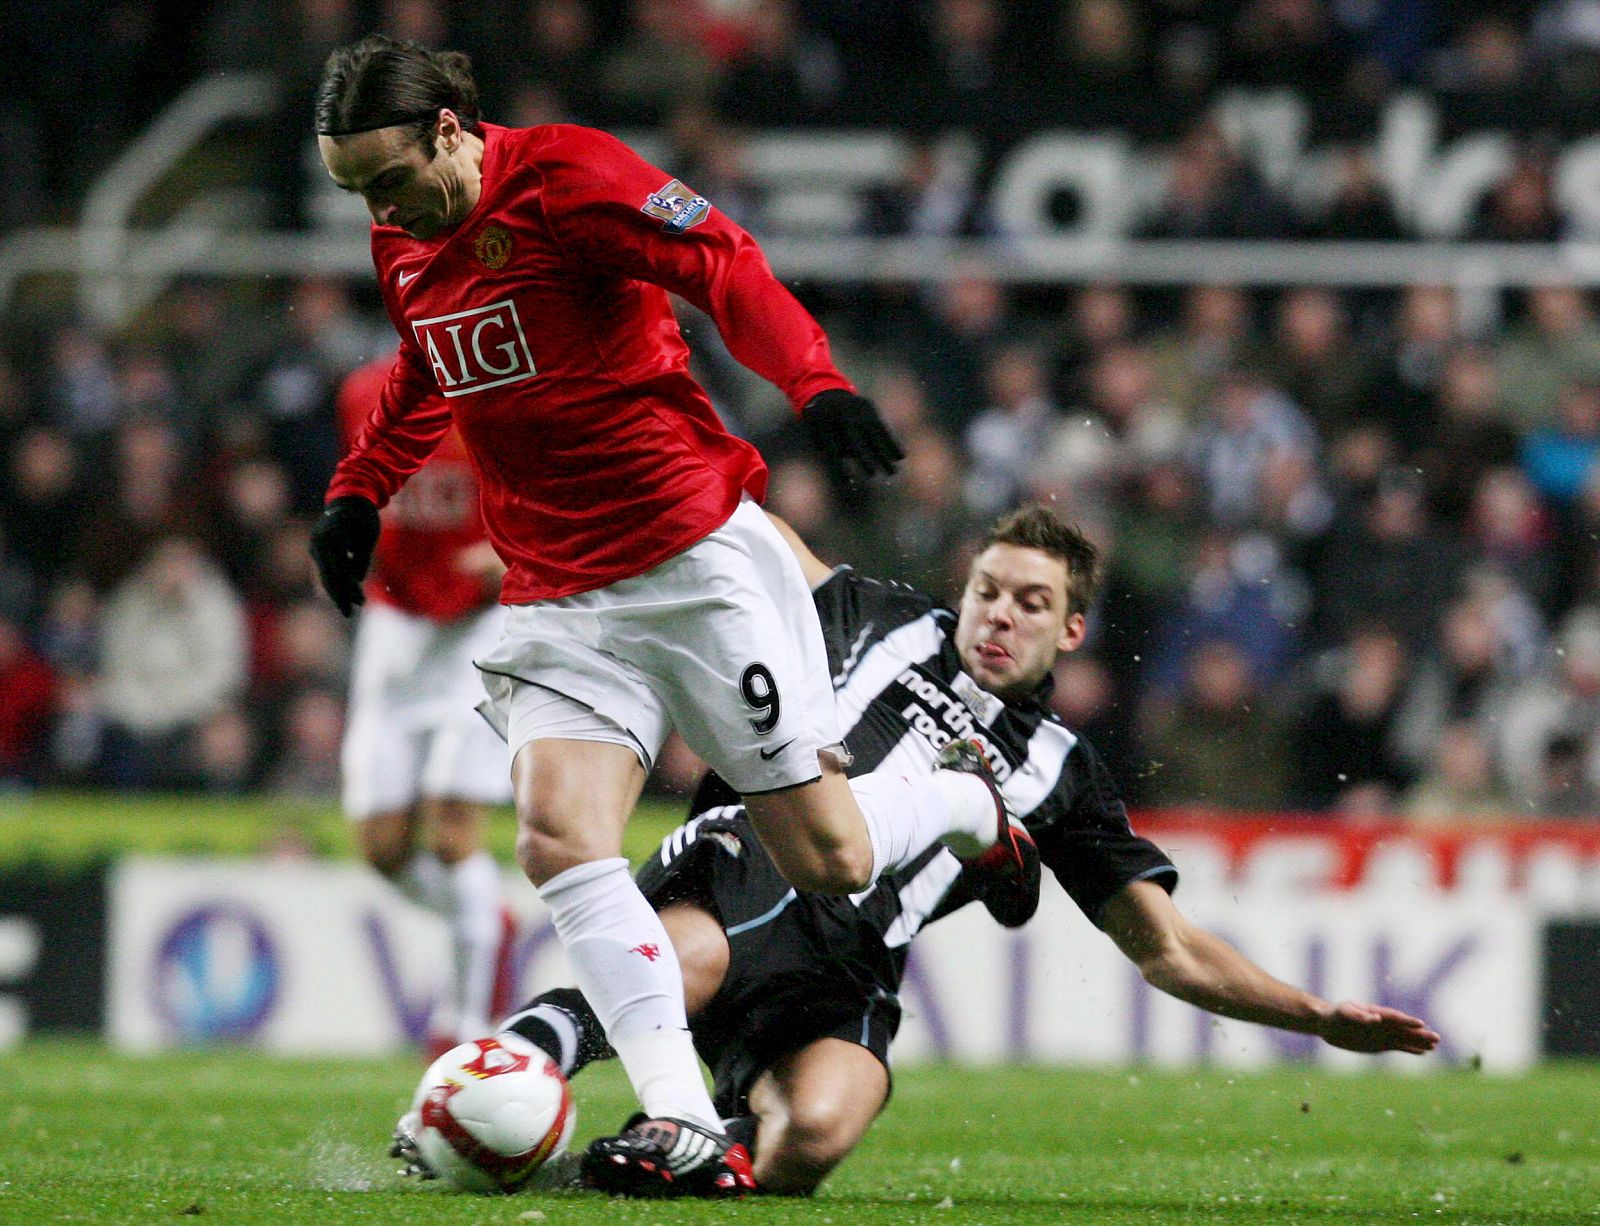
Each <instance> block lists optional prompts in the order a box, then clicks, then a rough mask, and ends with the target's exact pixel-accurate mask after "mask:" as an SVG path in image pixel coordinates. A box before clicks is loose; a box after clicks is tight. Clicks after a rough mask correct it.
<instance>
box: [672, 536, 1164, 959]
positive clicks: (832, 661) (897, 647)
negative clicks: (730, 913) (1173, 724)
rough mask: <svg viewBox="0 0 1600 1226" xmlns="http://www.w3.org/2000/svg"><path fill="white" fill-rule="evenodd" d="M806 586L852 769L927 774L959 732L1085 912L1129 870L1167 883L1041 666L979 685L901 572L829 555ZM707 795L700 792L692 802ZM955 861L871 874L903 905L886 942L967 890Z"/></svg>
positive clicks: (933, 610)
mask: <svg viewBox="0 0 1600 1226" xmlns="http://www.w3.org/2000/svg"><path fill="white" fill-rule="evenodd" d="M814 596H815V599H816V603H817V612H818V614H819V615H820V617H821V620H822V630H823V638H824V640H825V641H826V643H827V648H828V664H829V668H830V670H831V671H832V674H833V687H834V693H835V695H836V696H837V699H838V709H839V723H840V725H841V727H843V728H844V730H845V732H844V736H845V746H846V748H847V749H848V750H849V751H850V753H851V754H852V756H853V757H854V762H853V763H852V764H851V766H850V773H851V774H852V775H857V774H864V773H866V772H868V771H875V770H889V771H893V772H895V773H898V774H905V775H919V774H926V773H928V772H929V771H930V770H932V769H933V760H934V758H935V756H936V755H937V754H938V752H939V750H940V749H942V748H944V746H945V745H947V744H949V742H950V741H951V740H954V739H960V738H963V737H970V738H972V739H973V740H975V741H977V742H978V743H979V744H980V745H982V746H983V748H984V750H985V752H986V753H987V754H988V756H989V761H990V764H991V765H992V766H993V768H994V772H995V777H996V779H997V780H998V782H999V784H1000V788H1001V791H1002V792H1004V793H1005V797H1006V799H1007V800H1008V801H1009V802H1010V803H1011V806H1012V809H1013V810H1014V811H1015V812H1016V814H1017V816H1018V817H1020V818H1021V819H1022V821H1023V823H1024V824H1025V825H1026V826H1027V827H1028V829H1029V830H1030V831H1031V832H1032V834H1033V836H1034V838H1035V839H1036V840H1037V842H1038V844H1039V854H1040V857H1041V859H1042V860H1043V861H1044V863H1045V864H1046V865H1047V866H1048V867H1049V868H1050V870H1051V871H1052V872H1053V873H1054V874H1055V876H1056V879H1057V880H1058V881H1060V883H1061V885H1062V887H1063V888H1064V889H1065V890H1066V891H1067V893H1068V894H1069V895H1070V896H1071V897H1072V899H1073V901H1074V902H1076V903H1077V904H1078V906H1079V907H1080V908H1082V910H1083V912H1084V914H1086V915H1087V916H1088V917H1089V918H1090V919H1091V920H1092V921H1094V922H1095V923H1096V924H1099V923H1100V920H1101V913H1102V911H1103V910H1104V908H1105V905H1106V903H1107V902H1109V901H1110V900H1111V898H1112V897H1113V896H1114V895H1115V894H1116V893H1117V892H1118V891H1120V890H1121V889H1122V888H1123V887H1124V886H1126V885H1127V884H1128V883H1130V882H1132V881H1137V880H1145V879H1148V880H1154V881H1156V882H1158V883H1159V884H1161V885H1163V886H1165V887H1166V888H1167V889H1169V890H1170V889H1172V888H1173V887H1174V886H1175V885H1176V884H1177V879H1178V872H1177V869H1176V868H1174V867H1173V865H1172V861H1171V860H1169V859H1168V858H1167V857H1166V855H1165V854H1164V853H1163V852H1162V851H1161V849H1160V848H1158V847H1157V846H1156V845H1155V844H1154V843H1151V842H1150V841H1149V840H1147V839H1144V838H1141V837H1140V836H1139V835H1137V834H1135V833H1134V831H1133V829H1132V827H1131V826H1130V825H1129V824H1128V814H1127V810H1126V809H1125V808H1124V807H1123V804H1122V800H1121V798H1120V797H1119V796H1118V795H1117V791H1116V787H1115V785H1114V784H1113V782H1112V780H1111V776H1110V774H1109V772H1108V771H1107V770H1106V767H1105V764H1104V763H1103V762H1102V761H1101V759H1100V757H1099V755H1098V754H1097V753H1095V751H1094V749H1093V748H1092V747H1091V746H1090V745H1089V743H1088V742H1087V741H1084V740H1083V739H1082V738H1080V737H1078V736H1077V735H1076V734H1074V733H1073V732H1072V731H1071V730H1070V729H1069V728H1067V727H1066V726H1065V725H1064V724H1062V723H1061V721H1060V720H1059V719H1058V718H1057V717H1056V716H1055V715H1054V713H1052V712H1051V710H1050V708H1049V696H1050V679H1049V678H1048V677H1046V678H1045V680H1044V681H1043V682H1041V683H1040V686H1039V688H1038V690H1036V691H1035V692H1034V694H1033V695H1031V696H1030V697H1029V698H1027V699H1025V700H1022V701H1020V702H1011V703H1006V702H1004V701H1002V700H1001V699H999V698H998V697H996V696H995V695H993V694H991V693H989V692H988V691H986V690H984V689H982V688H980V687H979V686H978V684H977V682H975V681H974V680H973V679H972V678H971V677H970V676H969V675H968V674H967V672H966V670H965V669H964V668H963V667H962V664H961V658H960V656H959V654H958V653H957V651H956V645H955V641H954V632H955V626H956V615H955V614H954V613H953V612H951V611H950V610H948V609H942V608H939V607H937V606H936V605H935V603H934V601H933V600H932V599H931V598H930V597H928V596H925V595H923V594H922V593H921V592H918V591H916V590H914V589H912V588H909V587H906V586H904V585H902V584H898V583H892V582H886V581H883V580H877V579H869V578H866V577H864V576H862V575H859V574H857V573H856V572H855V571H854V570H851V569H850V568H848V567H841V568H840V569H839V570H837V571H835V572H834V573H833V575H832V576H831V577H829V578H828V580H827V581H826V582H824V583H823V584H822V585H821V586H820V587H818V588H817V589H816V591H815V593H814ZM712 799H713V798H712V797H711V796H709V795H707V796H704V799H703V800H697V803H696V807H697V808H702V807H704V805H705V804H706V803H707V802H710V801H711V800H712ZM717 799H731V797H720V798H717ZM955 863H956V862H955V860H954V858H953V857H950V856H947V855H946V856H943V863H937V862H935V857H934V856H932V855H930V856H929V857H925V858H923V859H919V860H918V861H917V862H916V863H914V864H912V865H910V866H908V867H907V868H906V869H905V870H902V871H901V872H899V873H896V874H894V877H893V879H892V880H886V881H883V882H880V889H882V888H883V887H888V890H889V891H892V892H893V893H894V894H895V895H897V896H898V903H899V909H900V910H901V911H902V912H903V915H902V916H901V919H900V921H899V923H898V925H897V927H898V928H899V929H903V931H895V930H891V931H890V932H888V933H886V934H885V938H886V940H888V941H889V943H890V944H892V945H897V944H900V943H901V942H902V941H908V940H909V939H910V938H911V936H912V935H914V934H915V932H916V930H917V928H919V927H920V926H921V925H922V923H924V922H927V921H928V920H931V919H934V918H937V917H938V916H939V915H943V914H947V913H948V912H949V911H951V910H953V909H955V908H956V907H959V906H961V905H963V904H965V903H966V902H968V901H970V899H971V897H972V896H971V895H970V894H968V893H967V892H966V891H965V890H964V888H963V886H962V884H961V883H960V882H959V881H958V880H956V878H957V877H958V875H959V869H958V868H953V867H952V866H954V865H955Z"/></svg>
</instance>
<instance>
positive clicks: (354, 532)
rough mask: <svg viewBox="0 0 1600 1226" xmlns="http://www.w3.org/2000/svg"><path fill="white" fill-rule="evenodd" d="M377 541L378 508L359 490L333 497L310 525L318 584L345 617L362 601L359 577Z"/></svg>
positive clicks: (362, 595)
mask: <svg viewBox="0 0 1600 1226" xmlns="http://www.w3.org/2000/svg"><path fill="white" fill-rule="evenodd" d="M377 543H378V508H377V507H376V506H374V505H373V504H372V502H371V500H369V499H366V498H363V497H361V496H360V495H359V494H347V495H345V496H344V497H343V498H335V499H334V500H333V501H332V502H330V503H329V504H328V505H327V506H325V507H323V508H322V514H321V515H320V516H319V517H318V518H317V522H316V523H315V524H314V525H313V526H312V528H311V558H312V560H313V561H314V562H316V564H317V573H318V574H319V575H321V576H322V586H323V588H324V589H325V590H326V591H327V593H328V595H329V596H331V597H333V603H334V604H336V605H338V606H339V612H341V613H343V614H344V615H345V616H346V617H349V616H350V614H352V613H353V612H355V608H356V606H357V605H358V604H364V603H366V599H367V598H366V596H365V595H364V594H363V593H362V591H361V581H362V580H363V579H365V578H366V577H367V567H369V566H371V565H372V549H373V546H375V545H376V544H377Z"/></svg>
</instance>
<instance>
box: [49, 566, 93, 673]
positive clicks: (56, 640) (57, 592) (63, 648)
mask: <svg viewBox="0 0 1600 1226" xmlns="http://www.w3.org/2000/svg"><path fill="white" fill-rule="evenodd" d="M36 641H37V643H38V646H39V651H40V653H41V654H42V655H43V656H44V658H45V659H46V660H48V661H49V662H50V664H51V665H52V666H53V667H55V668H56V669H58V670H59V671H61V672H63V673H72V674H76V675H81V676H91V675H93V674H94V673H95V672H97V671H98V670H99V667H100V599H99V597H98V596H96V595H95V590H94V588H93V587H92V586H91V585H90V584H89V582H88V581H87V580H84V579H76V578H70V577H69V578H64V579H62V580H60V581H59V582H58V583H57V584H56V585H55V586H54V587H53V588H51V589H50V594H49V596H48V597H47V598H46V601H45V608H44V616H43V617H42V618H41V619H40V624H39V632H38V636H37V639H36Z"/></svg>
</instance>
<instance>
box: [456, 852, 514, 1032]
mask: <svg viewBox="0 0 1600 1226" xmlns="http://www.w3.org/2000/svg"><path fill="white" fill-rule="evenodd" d="M447 872H448V874H449V881H450V892H451V895H452V904H453V905H452V908H451V914H450V916H449V921H450V960H451V970H452V971H453V974H452V976H451V992H450V997H451V1003H452V1004H453V1005H454V1012H455V1028H456V1029H455V1035H456V1037H457V1038H458V1039H460V1040H462V1041H463V1042H465V1041H466V1040H468V1039H477V1038H481V1037H482V1036H484V1035H486V1034H489V1033H490V1026H489V1021H490V1018H489V1014H490V1012H491V1009H492V1006H491V1002H492V1001H493V999H494V980H495V971H496V969H497V968H498V966H499V961H500V941H501V938H502V935H503V933H502V930H501V926H500V868H499V866H498V865H497V864H495V862H494V857H493V856H491V855H490V854H489V853H488V852H486V851H477V852H474V853H473V854H472V855H470V856H468V857H467V858H466V859H464V860H458V861H456V862H455V863H454V864H452V865H450V866H449V868H448V869H447Z"/></svg>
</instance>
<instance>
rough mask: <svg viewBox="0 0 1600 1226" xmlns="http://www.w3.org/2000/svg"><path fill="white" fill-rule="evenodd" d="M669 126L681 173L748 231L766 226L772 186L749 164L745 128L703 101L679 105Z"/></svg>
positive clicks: (675, 167)
mask: <svg viewBox="0 0 1600 1226" xmlns="http://www.w3.org/2000/svg"><path fill="white" fill-rule="evenodd" d="M666 129H667V136H668V139H669V140H670V142H671V144H672V155H671V159H670V160H671V164H672V167H673V170H674V171H675V172H676V173H677V174H678V176H679V177H680V178H682V179H683V181H684V182H685V183H688V184H689V185H691V186H692V187H693V188H694V190H695V191H696V192H698V193H699V194H700V195H702V196H704V197H706V199H708V200H710V201H711V202H712V203H713V204H715V205H716V207H717V209H718V210H720V211H721V212H723V213H726V214H727V215H728V216H729V217H731V218H732V219H733V220H734V221H736V222H738V223H739V224H740V225H741V226H744V227H745V228H746V229H747V230H755V231H757V232H760V231H762V230H764V229H766V225H767V223H766V219H765V217H764V210H765V209H766V205H767V198H766V188H765V186H764V185H763V184H762V183H760V182H758V181H756V180H755V179H753V178H751V176H750V173H749V170H748V169H747V168H746V166H745V141H744V136H743V134H742V133H741V132H740V130H739V129H736V128H734V127H731V126H730V125H729V124H727V123H726V122H724V121H723V120H722V119H719V118H718V117H717V114H716V112H715V111H713V110H712V109H711V108H710V107H709V106H707V105H706V104H705V103H702V102H688V103H684V104H682V105H680V106H675V107H673V108H672V110H671V112H670V113H669V114H668V116H667V122H666Z"/></svg>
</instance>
